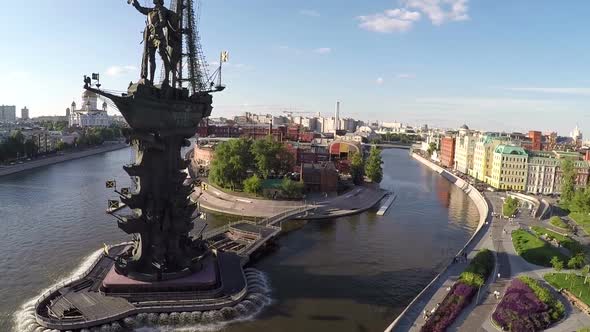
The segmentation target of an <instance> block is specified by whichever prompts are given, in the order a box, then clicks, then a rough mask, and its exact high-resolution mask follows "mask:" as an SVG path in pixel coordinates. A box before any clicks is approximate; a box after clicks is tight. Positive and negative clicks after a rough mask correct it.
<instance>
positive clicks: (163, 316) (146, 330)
mask: <svg viewBox="0 0 590 332" xmlns="http://www.w3.org/2000/svg"><path fill="white" fill-rule="evenodd" d="M101 255H102V250H97V251H96V252H94V253H92V254H90V255H89V256H87V257H86V258H85V259H84V261H83V262H82V264H81V265H80V266H79V267H78V268H77V269H76V270H75V271H74V272H72V273H71V274H70V275H69V276H68V277H66V278H64V279H62V280H60V281H59V282H57V283H56V285H59V284H62V283H63V282H65V281H68V280H72V279H78V278H81V277H82V276H84V275H85V274H87V272H88V270H90V269H92V267H93V266H94V263H95V262H96V261H97V259H98V258H99V257H101ZM244 274H245V275H246V280H247V283H248V294H247V295H246V297H245V298H244V300H243V301H241V302H240V303H238V304H236V305H234V306H232V307H224V308H222V309H220V310H210V311H204V312H200V311H195V312H172V313H147V314H146V313H141V314H137V315H134V316H130V317H127V318H125V319H123V320H121V321H116V322H113V323H109V324H104V325H102V326H97V327H93V328H90V329H82V330H80V332H118V331H121V332H122V331H137V332H155V331H162V332H172V331H175V332H191V331H218V330H220V329H222V328H223V327H224V326H226V325H228V324H232V323H236V322H240V321H247V320H251V319H253V318H254V317H255V316H256V315H257V314H259V313H260V312H261V311H262V309H263V308H264V307H266V306H267V305H269V304H271V303H272V300H271V298H270V292H271V288H270V284H269V281H268V278H267V277H266V275H265V274H264V273H263V272H261V271H259V270H257V269H254V268H246V269H244ZM54 287H55V285H53V286H51V287H49V288H47V289H45V290H43V291H42V292H41V293H45V292H46V291H47V290H49V289H51V288H54ZM37 299H38V297H35V298H33V299H30V300H28V301H27V302H25V303H24V304H23V305H22V306H21V307H20V309H19V310H18V311H17V312H15V313H14V325H13V326H14V328H13V329H14V331H18V332H55V331H58V330H52V329H47V328H45V327H42V326H40V325H39V324H38V323H37V320H36V318H35V304H36V302H37Z"/></svg>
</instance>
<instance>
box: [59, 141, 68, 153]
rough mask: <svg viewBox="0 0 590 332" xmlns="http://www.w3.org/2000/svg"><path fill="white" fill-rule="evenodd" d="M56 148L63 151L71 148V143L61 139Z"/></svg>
mask: <svg viewBox="0 0 590 332" xmlns="http://www.w3.org/2000/svg"><path fill="white" fill-rule="evenodd" d="M55 148H56V149H57V151H63V150H67V149H69V148H70V145H69V144H68V143H66V142H64V141H59V142H57V144H56V146H55Z"/></svg>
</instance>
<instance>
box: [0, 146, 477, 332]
mask: <svg viewBox="0 0 590 332" xmlns="http://www.w3.org/2000/svg"><path fill="white" fill-rule="evenodd" d="M131 156H132V155H131V150H130V149H123V150H118V151H113V152H108V153H104V154H100V155H95V156H91V157H87V158H84V159H79V160H73V161H69V162H64V163H60V164H56V165H52V166H48V167H44V168H39V169H35V170H31V171H27V172H23V173H18V174H14V175H10V176H5V177H0V252H1V253H2V255H1V256H0V271H1V272H0V331H6V330H9V329H10V328H11V326H12V322H13V313H14V312H15V311H17V310H18V308H19V307H20V305H21V304H22V303H24V302H25V301H27V300H29V299H31V298H33V297H35V296H36V295H37V294H39V293H40V292H41V291H42V290H43V289H45V288H47V287H49V286H50V285H51V284H52V283H54V282H56V281H58V280H59V279H60V278H63V277H64V276H66V275H68V274H69V273H70V272H71V271H72V270H74V269H75V268H76V267H77V266H78V265H79V264H80V263H81V262H82V261H83V260H84V258H85V257H87V256H88V255H89V254H91V253H92V252H94V251H96V250H97V249H99V248H100V247H101V246H102V244H103V243H104V242H106V243H117V242H120V241H123V240H126V239H127V237H126V236H125V234H123V233H122V232H121V231H119V230H118V228H117V225H116V222H115V220H114V219H113V218H111V217H109V216H107V215H106V214H105V212H104V211H105V208H106V202H107V200H108V199H109V198H116V195H114V194H113V193H112V191H109V190H108V189H106V188H105V185H104V181H105V180H107V179H115V180H116V181H117V186H118V187H122V186H128V185H129V183H130V180H129V178H128V177H127V176H126V174H125V173H124V171H123V170H122V168H121V166H122V165H123V164H126V163H129V162H130V161H131ZM383 160H384V179H383V182H382V184H381V185H382V186H383V187H384V188H388V189H393V190H395V191H396V193H397V195H398V197H397V200H396V201H395V202H394V204H393V206H392V207H391V208H390V210H389V211H388V213H387V214H386V215H385V216H383V217H378V216H376V214H375V211H369V212H366V213H363V214H360V215H358V216H353V217H346V218H339V219H334V220H322V221H312V222H307V223H301V222H299V223H298V224H296V226H295V227H291V228H293V230H291V231H289V232H287V233H285V234H283V235H282V236H281V237H280V238H279V239H278V240H277V244H278V246H277V248H276V249H275V250H273V251H272V252H269V253H267V254H265V255H263V256H261V257H260V258H258V259H256V260H255V261H254V262H253V263H252V266H253V267H255V268H257V269H259V270H261V271H263V272H264V273H265V274H266V276H267V278H268V280H269V281H270V284H271V288H272V293H271V297H272V299H273V303H272V304H271V305H269V306H268V307H266V308H265V309H264V311H263V312H262V313H260V314H259V315H258V316H257V317H255V318H254V319H251V320H248V321H241V322H236V323H232V324H226V325H220V326H217V327H216V328H217V329H218V330H223V331H232V332H233V331H235V332H249V331H252V332H254V331H261V330H263V331H282V332H286V331H382V330H383V329H384V328H385V327H386V326H387V325H388V324H389V323H390V322H391V321H393V319H394V318H395V317H396V315H398V314H399V313H400V312H401V311H402V310H403V309H404V307H405V306H406V305H407V304H408V303H409V302H410V301H411V300H412V298H413V297H414V296H416V295H417V294H418V293H419V292H420V291H421V290H422V288H423V287H424V286H426V285H427V284H428V283H429V282H430V280H431V279H432V278H433V277H434V276H435V275H436V273H437V271H439V270H440V269H441V268H442V267H443V265H444V264H445V263H446V262H448V260H449V259H450V257H452V256H453V254H454V253H456V252H457V251H458V250H459V249H460V248H461V247H462V246H463V245H464V244H465V242H466V241H467V240H468V238H469V237H470V236H471V234H472V233H473V231H474V230H475V227H476V226H477V222H478V213H477V209H476V207H475V205H474V204H473V203H472V202H471V200H470V199H469V198H468V197H467V195H465V194H464V193H463V192H462V191H461V190H459V189H458V188H456V187H455V186H453V185H452V184H450V183H449V182H447V181H446V180H444V179H443V178H442V177H440V175H438V174H436V173H434V172H432V171H431V170H430V169H428V168H427V167H425V166H422V165H421V164H419V163H418V162H417V161H415V160H413V159H411V158H410V157H409V155H408V152H407V151H406V150H385V151H384V152H383ZM227 220H228V218H224V217H219V216H214V215H210V216H208V222H209V223H210V224H211V226H217V225H221V224H223V223H224V222H226V221H227ZM199 329H200V327H199V326H195V327H194V328H191V329H189V330H195V331H198V330H199Z"/></svg>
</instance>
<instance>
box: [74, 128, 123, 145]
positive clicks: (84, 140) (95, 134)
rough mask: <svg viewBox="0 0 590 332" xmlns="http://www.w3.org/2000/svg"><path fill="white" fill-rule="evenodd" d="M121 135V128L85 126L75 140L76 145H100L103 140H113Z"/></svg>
mask: <svg viewBox="0 0 590 332" xmlns="http://www.w3.org/2000/svg"><path fill="white" fill-rule="evenodd" d="M120 137H121V128H118V127H109V128H102V127H100V128H99V127H97V128H87V129H86V130H84V131H83V132H82V133H81V136H80V138H78V139H77V140H76V145H77V146H91V145H100V144H102V143H104V142H105V141H113V140H116V139H118V138H120Z"/></svg>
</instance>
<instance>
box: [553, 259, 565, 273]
mask: <svg viewBox="0 0 590 332" xmlns="http://www.w3.org/2000/svg"><path fill="white" fill-rule="evenodd" d="M550 263H551V266H553V269H554V270H555V271H556V272H559V271H561V270H562V269H563V262H562V261H561V259H559V258H558V257H557V256H553V258H551V261H550Z"/></svg>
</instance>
